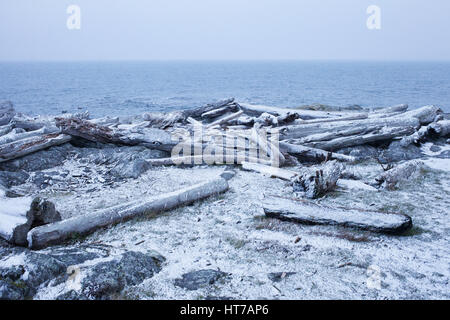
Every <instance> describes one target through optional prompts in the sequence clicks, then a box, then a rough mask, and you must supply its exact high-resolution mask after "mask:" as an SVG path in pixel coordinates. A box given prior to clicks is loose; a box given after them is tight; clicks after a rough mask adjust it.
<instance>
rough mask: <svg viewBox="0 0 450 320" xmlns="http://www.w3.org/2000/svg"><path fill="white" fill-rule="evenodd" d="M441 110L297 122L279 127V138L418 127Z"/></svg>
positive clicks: (426, 108) (431, 120)
mask: <svg viewBox="0 0 450 320" xmlns="http://www.w3.org/2000/svg"><path fill="white" fill-rule="evenodd" d="M441 113H442V111H441V110H440V109H439V108H438V107H435V106H426V107H422V108H419V109H416V110H411V111H408V112H405V113H403V114H400V115H397V116H393V117H388V118H368V119H363V120H352V121H337V122H335V121H333V122H328V123H313V124H299V125H292V126H286V127H283V128H280V134H281V139H282V140H286V139H297V138H304V137H307V136H310V135H314V134H333V133H337V132H341V134H342V132H345V131H346V130H350V132H351V130H361V131H363V132H371V131H376V130H379V129H380V127H391V128H392V127H413V128H415V129H419V128H420V126H421V125H426V124H429V123H431V122H433V121H434V120H435V119H436V117H437V116H438V115H440V114H441Z"/></svg>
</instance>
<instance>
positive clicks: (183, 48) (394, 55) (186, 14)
mask: <svg viewBox="0 0 450 320" xmlns="http://www.w3.org/2000/svg"><path fill="white" fill-rule="evenodd" d="M71 4H76V5H78V6H79V7H80V8H81V29H80V30H69V29H68V28H67V26H66V21H67V18H68V17H69V14H67V13H66V10H67V7H68V6H69V5H71ZM373 4H374V5H378V6H379V7H380V8H381V30H369V29H368V28H367V26H366V20H367V18H368V14H367V13H366V10H367V7H368V6H369V5H373ZM449 17H450V1H449V0H431V1H426V0H369V1H367V0H145V1H144V0H71V1H66V0H39V1H36V0H1V1H0V44H1V50H0V60H155V59H158V60H159V59H163V60H171V59H187V60H191V59H195V60H205V59H208V60H237V59H238V60H261V59H308V60H309V59H358V60H361V59H362V60H450V18H449Z"/></svg>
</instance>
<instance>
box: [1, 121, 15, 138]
mask: <svg viewBox="0 0 450 320" xmlns="http://www.w3.org/2000/svg"><path fill="white" fill-rule="evenodd" d="M13 128H14V126H13V125H12V124H7V125H4V126H0V137H2V136H4V135H5V134H8V133H10V132H11V131H12V130H13Z"/></svg>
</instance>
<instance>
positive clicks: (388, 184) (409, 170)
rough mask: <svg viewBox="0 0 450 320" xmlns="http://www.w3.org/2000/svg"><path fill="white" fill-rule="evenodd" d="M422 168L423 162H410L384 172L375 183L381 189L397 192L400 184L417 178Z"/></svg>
mask: <svg viewBox="0 0 450 320" xmlns="http://www.w3.org/2000/svg"><path fill="white" fill-rule="evenodd" d="M422 167H423V162H421V161H416V160H413V161H408V162H405V163H402V164H401V165H399V166H397V167H394V168H393V169H390V170H388V171H386V172H383V173H382V174H381V175H380V176H379V177H377V178H376V179H375V181H376V184H377V185H378V186H379V187H380V188H383V189H386V190H395V187H396V186H397V184H398V183H399V182H401V181H405V180H408V179H411V178H414V177H416V176H417V175H418V174H419V173H420V169H421V168H422Z"/></svg>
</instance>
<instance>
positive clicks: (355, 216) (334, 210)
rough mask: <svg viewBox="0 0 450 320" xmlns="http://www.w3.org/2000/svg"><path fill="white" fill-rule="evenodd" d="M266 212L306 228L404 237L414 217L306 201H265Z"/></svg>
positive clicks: (279, 199)
mask: <svg viewBox="0 0 450 320" xmlns="http://www.w3.org/2000/svg"><path fill="white" fill-rule="evenodd" d="M263 209H264V212H265V214H266V216H267V217H270V218H276V219H280V220H283V221H289V222H295V223H300V224H305V225H331V226H340V227H346V228H353V229H358V230H368V231H372V232H378V233H386V234H401V233H403V232H405V231H407V230H408V229H410V228H411V227H412V219H411V217H409V216H407V215H405V214H400V213H397V214H394V213H384V212H378V211H368V210H360V209H355V208H343V207H328V206H324V205H318V204H315V203H312V202H309V201H304V200H303V201H302V200H292V199H283V198H275V197H271V198H266V199H264V201H263Z"/></svg>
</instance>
